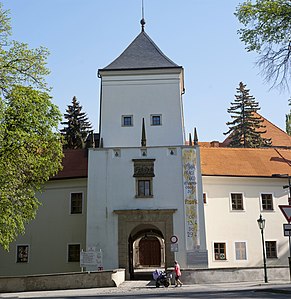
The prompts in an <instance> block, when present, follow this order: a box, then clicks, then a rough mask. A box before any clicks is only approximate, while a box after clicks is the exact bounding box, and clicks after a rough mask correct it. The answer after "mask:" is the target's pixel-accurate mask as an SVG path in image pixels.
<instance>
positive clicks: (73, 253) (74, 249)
mask: <svg viewBox="0 0 291 299" xmlns="http://www.w3.org/2000/svg"><path fill="white" fill-rule="evenodd" d="M68 262H80V244H70V245H68Z"/></svg>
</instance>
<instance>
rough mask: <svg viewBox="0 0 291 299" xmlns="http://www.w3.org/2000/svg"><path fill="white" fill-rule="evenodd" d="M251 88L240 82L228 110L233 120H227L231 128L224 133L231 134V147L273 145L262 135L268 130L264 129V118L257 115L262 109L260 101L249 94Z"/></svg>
mask: <svg viewBox="0 0 291 299" xmlns="http://www.w3.org/2000/svg"><path fill="white" fill-rule="evenodd" d="M249 91H250V90H249V89H246V85H245V84H243V83H242V82H240V83H239V87H238V88H237V94H236V95H235V100H234V102H231V107H230V108H229V109H228V110H227V112H228V113H230V114H232V115H231V118H232V119H233V121H230V122H227V123H226V124H227V126H228V127H229V130H228V131H227V132H226V133H224V134H225V135H226V134H230V138H231V142H230V146H231V147H264V146H270V145H271V139H267V138H263V137H262V136H261V135H262V134H263V133H265V132H266V130H262V129H263V128H264V127H265V126H263V125H262V122H263V119H262V118H261V117H258V116H256V112H257V111H258V110H260V108H259V104H258V102H256V101H255V98H254V97H253V96H251V95H249Z"/></svg>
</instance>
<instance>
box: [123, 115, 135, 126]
mask: <svg viewBox="0 0 291 299" xmlns="http://www.w3.org/2000/svg"><path fill="white" fill-rule="evenodd" d="M121 125H122V126H123V127H132V126H133V116H132V115H122V117H121Z"/></svg>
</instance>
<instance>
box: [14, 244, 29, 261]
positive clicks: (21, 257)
mask: <svg viewBox="0 0 291 299" xmlns="http://www.w3.org/2000/svg"><path fill="white" fill-rule="evenodd" d="M16 250H17V258H16V262H17V263H28V255H29V247H28V245H17V249H16Z"/></svg>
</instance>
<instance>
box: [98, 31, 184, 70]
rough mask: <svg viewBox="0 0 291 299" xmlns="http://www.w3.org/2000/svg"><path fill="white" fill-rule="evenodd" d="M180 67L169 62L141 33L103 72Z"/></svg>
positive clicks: (149, 39)
mask: <svg viewBox="0 0 291 299" xmlns="http://www.w3.org/2000/svg"><path fill="white" fill-rule="evenodd" d="M173 67H180V66H178V65H177V64H176V63H174V62H173V61H172V60H170V59H169V58H168V57H167V56H166V55H165V54H164V53H163V52H162V51H161V50H160V49H159V48H158V46H157V45H156V44H155V43H154V42H153V41H152V40H151V38H150V37H149V36H148V35H147V34H146V33H145V32H144V31H142V32H141V33H140V34H139V35H138V36H137V37H136V38H135V39H134V40H133V42H132V43H131V44H130V45H129V46H128V47H127V48H126V49H125V50H124V51H123V53H121V55H120V56H119V57H117V58H116V59H115V60H114V61H113V62H111V63H110V64H109V65H107V66H106V67H105V68H104V69H103V70H122V69H145V68H173Z"/></svg>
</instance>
